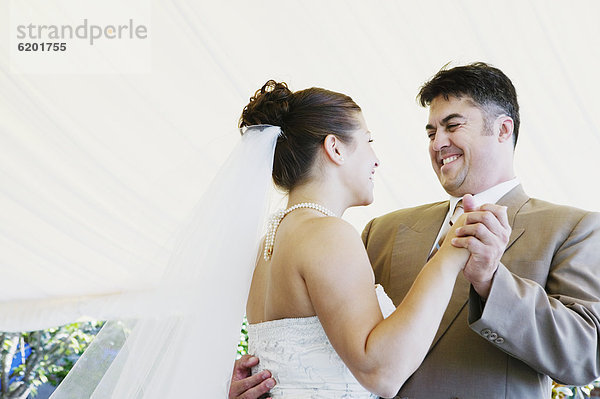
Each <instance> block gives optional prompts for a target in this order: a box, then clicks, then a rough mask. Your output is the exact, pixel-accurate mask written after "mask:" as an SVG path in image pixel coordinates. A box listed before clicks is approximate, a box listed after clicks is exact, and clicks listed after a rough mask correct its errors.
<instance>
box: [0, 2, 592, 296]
mask: <svg viewBox="0 0 600 399" xmlns="http://www.w3.org/2000/svg"><path fill="white" fill-rule="evenodd" d="M57 1H59V0H49V1H45V2H44V6H43V7H44V8H43V11H45V12H47V13H49V14H51V13H52V12H54V11H56V10H54V9H53V7H54V5H53V4H54V2H57ZM136 1H137V2H138V3H140V2H142V0H136ZM10 4H11V3H10V2H8V1H4V2H2V3H1V4H0V18H2V19H0V26H1V28H2V31H1V33H0V34H1V37H2V38H3V39H1V40H0V231H1V234H0V264H1V266H2V268H3V277H2V278H3V279H5V278H7V279H12V280H13V281H20V282H23V281H25V280H29V281H31V279H32V276H34V275H37V276H38V277H39V276H42V277H43V276H44V273H48V272H47V270H50V269H53V268H51V267H50V266H56V265H60V266H61V269H60V270H63V273H64V275H61V276H60V277H61V278H60V279H56V275H54V276H50V275H48V276H47V278H48V279H50V278H52V277H54V278H52V281H55V283H54V284H52V285H51V286H48V285H47V284H39V285H37V284H29V283H27V284H23V285H15V286H14V287H12V288H8V289H7V291H6V292H5V293H3V298H4V299H6V298H18V297H22V298H23V297H33V296H40V295H41V296H44V295H59V294H61V293H62V294H64V293H65V292H76V291H81V292H89V291H90V290H97V291H102V290H104V289H106V288H107V287H106V286H105V283H103V282H102V281H103V279H104V278H105V277H107V276H112V277H114V276H115V273H119V274H122V277H123V279H122V280H123V281H125V283H123V284H126V283H127V276H128V272H126V271H123V270H122V269H120V267H119V265H121V264H123V263H132V262H133V263H135V264H137V265H138V267H139V268H149V267H150V265H155V266H156V268H158V269H160V265H161V264H163V261H164V259H165V257H166V252H160V251H159V252H157V249H156V248H159V247H160V246H161V245H160V244H161V243H164V242H167V241H168V240H169V238H170V237H171V235H172V233H173V231H174V229H175V228H176V226H177V225H178V223H180V222H181V221H182V220H184V219H185V217H186V215H187V214H188V212H189V210H190V209H191V207H192V205H193V204H194V202H195V201H196V200H197V198H198V197H199V195H200V194H201V193H202V191H203V188H204V187H205V186H206V184H207V183H208V181H209V180H210V178H211V176H212V175H214V173H215V172H216V170H217V168H218V166H219V164H220V163H221V162H223V161H224V159H225V158H226V155H227V153H228V151H229V150H230V148H231V146H232V144H233V143H234V142H235V141H236V140H237V137H238V133H237V132H236V130H235V126H236V122H237V118H238V117H239V114H240V112H241V110H242V108H243V106H244V105H245V104H246V103H247V101H248V98H249V97H250V96H251V94H252V93H253V92H254V91H255V90H256V89H258V88H259V87H260V86H261V85H262V84H263V83H264V82H265V81H266V80H268V79H271V78H273V79H276V80H283V81H286V82H287V83H288V84H289V86H290V87H291V88H292V89H293V90H297V89H303V88H306V87H310V86H319V87H325V88H328V89H332V90H336V91H341V92H344V93H347V94H349V95H351V96H352V97H353V98H354V99H355V100H356V102H357V103H358V104H359V105H360V106H361V107H362V108H363V111H364V115H365V117H366V120H367V123H368V125H369V127H370V130H371V131H372V132H373V133H374V138H375V150H376V151H377V153H378V156H379V158H380V159H381V161H382V164H383V165H382V167H380V168H379V170H378V171H377V179H376V180H377V181H376V192H375V194H376V200H375V203H374V204H373V205H371V206H369V207H367V208H363V209H353V210H350V211H349V212H348V213H347V218H348V219H349V220H350V221H351V222H352V223H353V224H354V225H355V226H356V227H357V229H359V230H360V229H361V228H362V226H363V225H364V223H365V222H367V221H368V220H369V219H370V218H371V217H374V216H377V215H380V214H382V213H385V212H388V211H390V210H393V209H397V208H400V207H406V206H411V205H415V204H418V203H423V202H430V201H436V200H440V199H443V198H445V193H444V192H443V190H442V189H441V188H440V187H439V185H438V182H437V179H436V178H435V175H434V173H433V171H432V170H431V166H430V164H429V160H428V155H427V138H426V135H425V131H424V125H425V123H426V118H427V111H426V110H424V109H422V108H420V107H419V106H417V104H416V102H415V95H416V93H417V91H418V88H419V86H420V84H422V83H423V82H424V81H426V80H427V79H428V78H429V77H431V76H432V75H433V74H434V73H435V72H437V70H438V69H439V68H440V67H442V66H443V65H444V64H446V63H447V62H450V61H451V62H452V63H453V65H458V64H462V63H467V62H472V61H485V62H489V63H491V64H493V65H495V66H497V67H499V68H501V69H502V70H503V71H504V72H505V73H506V74H507V75H508V76H509V77H510V78H511V79H512V80H513V83H514V84H515V86H516V88H517V92H518V94H519V100H520V104H521V120H522V124H521V135H520V136H519V144H518V147H517V151H516V159H515V162H516V171H517V175H518V177H519V178H520V179H521V181H522V182H523V184H524V187H525V190H526V191H527V192H528V194H530V195H531V196H535V197H539V198H543V199H547V200H550V201H554V202H558V203H565V204H570V205H574V206H578V207H583V208H587V209H591V210H596V211H599V210H600V197H599V190H598V188H597V187H598V180H599V179H598V175H597V169H596V167H595V161H594V159H595V158H596V156H597V154H596V152H597V151H598V148H600V119H599V116H600V99H599V96H598V93H600V79H598V65H600V24H599V23H598V19H599V18H600V3H598V2H597V1H594V0H589V1H581V0H574V1H570V2H565V1H558V0H556V1H542V0H539V1H534V0H528V1H522V0H519V1H518V0H513V1H502V2H498V1H477V0H461V1H448V0H436V1H427V2H416V1H413V2H408V1H369V2H366V1H316V0H311V1H256V2H247V1H244V2H242V1H235V2H226V1H222V2H216V1H211V2H209V1H195V2H192V1H184V0H170V1H167V0H165V1H159V0H154V1H153V2H152V3H150V0H148V1H147V2H146V4H147V5H149V6H150V10H151V11H150V12H151V18H150V19H148V21H147V24H148V26H149V35H148V43H149V45H150V48H151V60H150V61H149V63H147V64H146V65H145V68H142V69H144V70H140V71H139V72H137V71H135V70H133V71H131V72H130V73H23V71H22V70H19V69H18V68H15V67H14V65H12V64H11V59H10V56H9V52H10V51H9V50H10V48H9V47H10V46H11V45H12V44H11V43H12V41H10V40H7V39H6V38H8V37H12V36H14V32H12V31H10V28H9V26H10V18H9V15H10V10H9V8H10ZM81 4H84V5H85V4H87V3H85V2H81ZM103 4H104V3H103ZM106 4H107V5H105V6H104V9H103V11H104V12H105V13H106V14H108V15H110V14H111V13H113V12H114V13H115V14H116V13H122V11H123V8H125V9H126V7H127V6H128V4H130V2H128V1H124V2H122V3H114V4H113V3H106ZM89 7H90V10H91V9H92V2H89ZM38 11H39V10H38ZM92 16H93V15H90V16H89V17H90V18H91V17H92ZM105 72H106V71H105ZM108 72H110V71H108ZM90 242H93V243H94V245H89V243H90ZM107 254H111V256H110V257H107ZM82 267H83V269H82ZM82 270H85V271H86V273H87V272H88V271H89V270H95V273H97V274H96V276H97V278H96V279H95V281H94V282H93V284H91V285H90V283H89V274H88V275H85V274H84V273H83V272H82ZM134 275H135V273H134ZM42 280H43V279H42ZM3 289H4V288H3Z"/></svg>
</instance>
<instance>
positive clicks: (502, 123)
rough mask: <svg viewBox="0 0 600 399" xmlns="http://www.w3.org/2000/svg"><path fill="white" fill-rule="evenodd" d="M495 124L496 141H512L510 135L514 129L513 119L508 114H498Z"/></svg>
mask: <svg viewBox="0 0 600 399" xmlns="http://www.w3.org/2000/svg"><path fill="white" fill-rule="evenodd" d="M496 124H497V126H498V129H499V132H498V142H500V143H505V142H507V141H509V140H510V141H511V142H512V135H513V129H514V121H513V119H512V118H511V117H510V116H508V115H500V116H499V117H498V118H497V119H496Z"/></svg>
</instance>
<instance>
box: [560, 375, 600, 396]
mask: <svg viewBox="0 0 600 399" xmlns="http://www.w3.org/2000/svg"><path fill="white" fill-rule="evenodd" d="M599 386H600V378H599V379H597V380H596V381H594V382H593V383H591V384H588V385H585V386H582V387H574V386H566V385H561V384H559V383H557V382H554V381H553V382H552V399H569V398H574V399H585V398H589V397H590V396H591V393H592V390H593V389H594V388H598V387H599Z"/></svg>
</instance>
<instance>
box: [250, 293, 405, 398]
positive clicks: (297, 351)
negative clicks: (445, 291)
mask: <svg viewBox="0 0 600 399" xmlns="http://www.w3.org/2000/svg"><path fill="white" fill-rule="evenodd" d="M375 292H376V293H377V299H378V300H379V306H380V308H381V312H382V313H383V316H384V317H388V316H389V315H390V314H391V313H392V312H393V311H394V310H395V309H396V307H395V306H394V304H393V303H392V300H391V299H390V298H389V297H388V296H387V295H386V293H385V292H384V290H383V287H382V286H380V285H376V286H375ZM248 351H249V353H252V354H254V355H256V356H257V357H258V358H259V359H260V363H259V365H258V366H256V367H255V368H253V370H252V372H253V374H255V373H258V372H260V371H261V370H264V369H268V370H270V371H271V373H272V374H273V377H274V378H275V380H276V381H277V385H276V386H275V388H273V389H272V390H271V393H270V396H271V397H273V398H285V399H296V398H298V399H300V398H302V399H307V398H310V399H341V398H344V399H355V398H360V399H362V398H377V395H374V394H372V393H370V392H369V391H367V390H366V389H365V388H363V387H362V386H361V385H360V384H359V383H358V381H357V380H356V378H354V376H353V375H352V373H350V370H349V369H348V367H346V365H345V364H344V362H342V359H340V357H339V356H338V354H337V353H336V352H335V350H334V349H333V347H332V346H331V343H330V342H329V339H328V338H327V335H325V331H324V330H323V327H322V326H321V323H320V322H319V318H318V317H317V316H313V317H303V318H289V319H281V320H273V321H267V322H264V323H257V324H250V325H249V326H248Z"/></svg>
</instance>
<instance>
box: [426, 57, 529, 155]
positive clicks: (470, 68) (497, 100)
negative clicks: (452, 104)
mask: <svg viewBox="0 0 600 399" xmlns="http://www.w3.org/2000/svg"><path fill="white" fill-rule="evenodd" d="M447 66H448V64H446V65H444V66H443V67H442V69H441V70H440V71H439V72H438V73H436V74H435V76H434V77H433V78H431V80H429V81H428V82H427V83H425V84H424V85H423V86H421V90H420V91H419V94H418V95H417V101H418V102H419V103H420V104H421V106H423V107H426V106H429V105H430V104H431V102H432V101H433V99H434V98H436V97H438V96H440V95H441V96H442V97H443V98H444V99H445V100H448V99H449V98H450V97H451V96H452V97H458V98H460V97H464V96H469V97H471V98H472V99H473V101H475V103H476V104H475V105H477V106H479V107H481V108H482V110H483V111H484V113H486V114H487V119H489V118H490V117H496V116H499V115H501V114H506V115H508V116H510V117H511V118H512V119H513V122H514V123H513V136H514V141H513V143H514V145H515V146H516V145H517V138H518V137H519V123H520V119H519V103H518V102H517V92H516V90H515V87H514V86H513V84H512V82H511V81H510V79H509V78H508V76H506V75H505V74H504V72H502V71H501V70H499V69H498V68H494V67H493V66H491V65H488V64H486V63H484V62H475V63H472V64H468V65H464V66H459V67H454V68H452V69H446V67H447ZM488 122H489V121H488Z"/></svg>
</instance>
